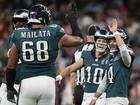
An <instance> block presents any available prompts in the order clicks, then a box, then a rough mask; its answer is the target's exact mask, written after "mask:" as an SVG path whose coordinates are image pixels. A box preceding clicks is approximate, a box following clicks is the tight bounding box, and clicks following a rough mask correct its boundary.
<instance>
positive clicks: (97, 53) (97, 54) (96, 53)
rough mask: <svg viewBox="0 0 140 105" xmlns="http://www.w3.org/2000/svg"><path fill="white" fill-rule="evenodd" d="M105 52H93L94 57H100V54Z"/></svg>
mask: <svg viewBox="0 0 140 105" xmlns="http://www.w3.org/2000/svg"><path fill="white" fill-rule="evenodd" d="M104 54H105V52H97V51H96V52H95V57H96V58H100V57H101V56H103V55H104Z"/></svg>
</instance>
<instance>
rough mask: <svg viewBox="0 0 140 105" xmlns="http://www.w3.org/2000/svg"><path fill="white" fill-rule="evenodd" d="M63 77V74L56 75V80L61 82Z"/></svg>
mask: <svg viewBox="0 0 140 105" xmlns="http://www.w3.org/2000/svg"><path fill="white" fill-rule="evenodd" d="M62 79H63V77H62V76H61V75H58V76H56V81H58V82H59V84H61V80H62Z"/></svg>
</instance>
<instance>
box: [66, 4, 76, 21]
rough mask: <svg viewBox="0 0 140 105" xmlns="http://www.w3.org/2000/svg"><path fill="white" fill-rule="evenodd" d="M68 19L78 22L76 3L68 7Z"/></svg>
mask: <svg viewBox="0 0 140 105" xmlns="http://www.w3.org/2000/svg"><path fill="white" fill-rule="evenodd" d="M66 18H67V19H68V20H69V21H77V5H76V3H75V2H72V3H70V4H69V5H68V13H67V15H66Z"/></svg>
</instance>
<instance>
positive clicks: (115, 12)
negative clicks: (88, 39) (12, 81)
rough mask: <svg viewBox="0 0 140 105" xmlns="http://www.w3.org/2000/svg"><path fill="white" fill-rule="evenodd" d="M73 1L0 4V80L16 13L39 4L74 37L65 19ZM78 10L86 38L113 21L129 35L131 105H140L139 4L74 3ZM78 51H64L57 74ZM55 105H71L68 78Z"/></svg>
mask: <svg viewBox="0 0 140 105" xmlns="http://www.w3.org/2000/svg"><path fill="white" fill-rule="evenodd" d="M70 1H71V0H0V71H1V72H0V80H1V79H2V77H3V73H2V71H3V70H5V66H6V62H7V44H6V40H7V38H8V36H9V35H11V33H12V31H13V29H12V24H11V19H12V15H13V13H14V11H15V10H16V9H21V8H25V9H29V8H30V7H31V6H32V5H34V4H37V3H40V4H44V5H46V6H48V8H49V9H50V10H51V13H52V19H53V22H54V23H56V24H59V25H61V26H62V27H63V28H64V29H65V31H66V32H67V33H69V34H71V28H70V24H69V23H68V21H67V20H66V19H65V14H66V13H67V6H68V3H69V2H70ZM75 1H76V3H77V6H78V24H79V27H80V29H81V30H82V33H83V34H84V35H85V34H87V28H88V26H89V25H90V24H92V23H94V24H97V25H99V26H100V27H106V25H107V24H109V23H110V22H111V19H112V18H113V17H117V19H118V22H119V27H120V28H123V29H124V30H125V31H126V32H127V33H128V35H129V38H130V44H131V46H132V48H133V50H134V52H135V54H136V57H135V60H134V64H133V73H132V75H131V81H130V86H129V100H130V105H140V0H75ZM74 51H75V49H74V48H71V49H61V50H60V53H59V56H58V59H57V61H56V64H57V68H58V71H59V70H61V68H63V67H65V66H66V65H69V64H70V63H71V59H72V57H73V54H74ZM57 93H58V96H57V99H58V100H56V105H71V102H72V101H71V98H72V92H71V90H70V80H69V78H67V79H65V80H63V82H62V85H61V86H60V85H58V86H57Z"/></svg>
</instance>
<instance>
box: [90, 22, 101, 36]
mask: <svg viewBox="0 0 140 105" xmlns="http://www.w3.org/2000/svg"><path fill="white" fill-rule="evenodd" d="M98 30H100V27H99V26H96V25H94V24H91V25H90V26H89V28H88V35H95V32H96V31H98Z"/></svg>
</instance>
